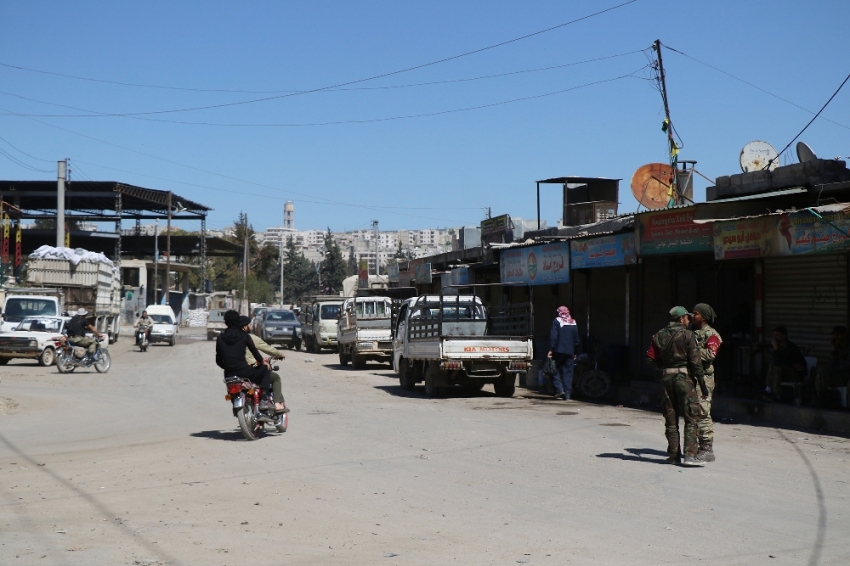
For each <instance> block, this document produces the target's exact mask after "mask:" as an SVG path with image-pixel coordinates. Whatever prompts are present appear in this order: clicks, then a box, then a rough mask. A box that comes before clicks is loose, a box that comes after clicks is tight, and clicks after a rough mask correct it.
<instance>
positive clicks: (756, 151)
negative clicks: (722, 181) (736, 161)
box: [740, 140, 779, 173]
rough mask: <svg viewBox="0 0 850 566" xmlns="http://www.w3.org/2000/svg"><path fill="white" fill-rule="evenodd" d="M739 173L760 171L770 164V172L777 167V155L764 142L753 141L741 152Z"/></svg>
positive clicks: (772, 148) (771, 147) (770, 146)
mask: <svg viewBox="0 0 850 566" xmlns="http://www.w3.org/2000/svg"><path fill="white" fill-rule="evenodd" d="M740 161H741V171H743V172H744V173H749V172H750V171H761V170H763V169H764V168H765V167H767V164H768V163H770V168H769V170H770V171H773V170H774V169H776V168H777V167H779V154H778V153H776V149H774V147H773V146H772V145H770V144H769V143H767V142H766V141H761V140H753V141H751V142H750V143H748V144H747V145H745V146H744V148H743V149H742V150H741V158H740Z"/></svg>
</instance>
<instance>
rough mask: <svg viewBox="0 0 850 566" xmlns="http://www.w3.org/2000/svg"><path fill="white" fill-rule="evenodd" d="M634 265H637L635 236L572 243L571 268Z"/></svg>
mask: <svg viewBox="0 0 850 566" xmlns="http://www.w3.org/2000/svg"><path fill="white" fill-rule="evenodd" d="M633 263H635V236H634V234H631V233H630V234H618V235H616V236H603V237H601V238H591V239H589V240H573V241H572V242H570V266H571V267H572V268H573V269H584V268H588V267H611V266H615V265H631V264H633Z"/></svg>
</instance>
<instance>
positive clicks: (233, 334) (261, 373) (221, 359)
mask: <svg viewBox="0 0 850 566" xmlns="http://www.w3.org/2000/svg"><path fill="white" fill-rule="evenodd" d="M243 319H244V320H243ZM240 323H241V324H240ZM250 323H251V320H250V319H249V318H248V317H247V316H240V315H239V313H238V312H236V311H234V310H229V311H227V312H226V313H224V324H226V325H227V328H226V329H225V331H224V332H222V333H221V334H220V335H219V337H218V339H217V340H216V344H215V363H216V365H218V367H220V368H221V369H223V370H224V376H225V377H231V376H236V377H240V378H242V379H247V380H250V381H251V382H253V383H256V384H257V385H259V386H260V389H261V390H262V391H263V393H264V394H268V393H269V392H270V391H271V390H272V383H271V368H270V366H269V363H268V362H267V361H266V360H265V359H264V358H263V355H262V354H260V352H259V350H257V347H256V346H255V345H254V342H253V340H251V336H250V335H248V334H247V333H245V332H243V331H242V327H243V326H245V325H246V324H250ZM246 348H247V349H248V351H249V352H251V354H252V355H253V356H254V359H255V360H256V361H257V366H256V367H252V366H251V365H249V364H248V362H247V361H246V359H245V357H246V354H245V349H246ZM266 403H267V401H266V400H265V399H264V400H263V404H266Z"/></svg>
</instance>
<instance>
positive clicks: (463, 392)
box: [375, 376, 496, 399]
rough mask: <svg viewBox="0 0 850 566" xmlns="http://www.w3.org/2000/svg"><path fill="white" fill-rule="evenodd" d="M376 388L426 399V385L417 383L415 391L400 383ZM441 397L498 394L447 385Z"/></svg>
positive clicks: (391, 393) (485, 396) (492, 395)
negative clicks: (403, 386) (404, 387)
mask: <svg viewBox="0 0 850 566" xmlns="http://www.w3.org/2000/svg"><path fill="white" fill-rule="evenodd" d="M393 377H395V376H393ZM375 389H378V390H380V391H383V392H384V393H388V394H390V395H392V396H394V397H411V398H416V399H426V397H425V386H424V385H417V386H416V388H415V389H413V391H406V390H404V389H402V388H401V386H400V385H398V384H396V385H376V386H375ZM440 397H441V398H449V399H473V398H477V397H481V398H496V394H495V393H490V392H489V391H479V390H477V389H468V388H464V387H446V388H444V389H443V392H442V394H441V395H440Z"/></svg>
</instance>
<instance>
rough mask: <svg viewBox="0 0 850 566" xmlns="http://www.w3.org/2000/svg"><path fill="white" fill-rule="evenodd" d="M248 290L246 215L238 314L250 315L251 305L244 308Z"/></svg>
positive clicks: (246, 219) (246, 218)
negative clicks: (240, 301) (240, 298)
mask: <svg viewBox="0 0 850 566" xmlns="http://www.w3.org/2000/svg"><path fill="white" fill-rule="evenodd" d="M247 288H248V215H247V214H246V215H245V242H244V246H243V248H242V303H241V304H240V305H239V311H240V313H244V314H246V315H248V316H250V315H251V313H250V312H249V311H250V310H251V305H248V306H247V308H246V306H245V295H246V293H247ZM243 309H244V310H243Z"/></svg>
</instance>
